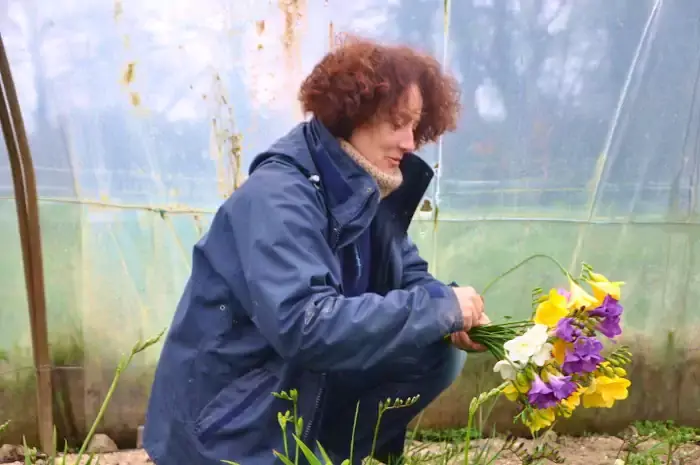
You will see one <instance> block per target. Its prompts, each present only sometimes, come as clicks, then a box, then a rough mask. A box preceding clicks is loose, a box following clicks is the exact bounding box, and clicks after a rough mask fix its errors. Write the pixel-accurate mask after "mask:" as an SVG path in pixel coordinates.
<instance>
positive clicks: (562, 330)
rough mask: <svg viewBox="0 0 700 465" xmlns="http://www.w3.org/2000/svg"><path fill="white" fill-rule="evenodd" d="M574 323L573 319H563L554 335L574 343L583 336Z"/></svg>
mask: <svg viewBox="0 0 700 465" xmlns="http://www.w3.org/2000/svg"><path fill="white" fill-rule="evenodd" d="M573 322H574V319H573V318H562V319H561V320H559V322H558V323H557V329H556V330H555V332H554V335H555V336H556V337H558V338H559V339H562V340H564V341H566V342H574V339H576V338H578V337H579V336H581V330H580V329H579V328H577V327H576V326H574V324H573Z"/></svg>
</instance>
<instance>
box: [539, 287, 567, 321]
mask: <svg viewBox="0 0 700 465" xmlns="http://www.w3.org/2000/svg"><path fill="white" fill-rule="evenodd" d="M568 314H569V310H568V309H567V308H566V297H564V296H563V295H561V294H559V292H558V291H557V290H556V289H552V290H550V291H549V298H548V299H547V300H545V301H544V302H542V303H540V304H539V305H538V306H537V311H536V312H535V320H534V321H535V323H537V324H540V325H546V326H548V327H550V328H553V327H555V326H556V325H557V323H558V322H559V320H561V319H562V318H564V317H565V316H566V315H568Z"/></svg>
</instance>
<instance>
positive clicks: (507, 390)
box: [501, 379, 530, 402]
mask: <svg viewBox="0 0 700 465" xmlns="http://www.w3.org/2000/svg"><path fill="white" fill-rule="evenodd" d="M529 390H530V383H529V382H522V381H520V380H518V379H516V380H514V381H511V382H510V383H508V385H506V387H504V388H503V391H501V392H503V395H504V396H506V399H508V400H509V401H511V402H515V401H516V400H518V396H519V395H520V394H521V393H522V394H524V393H526V392H527V391H529Z"/></svg>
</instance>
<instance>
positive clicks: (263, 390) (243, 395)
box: [194, 368, 277, 444]
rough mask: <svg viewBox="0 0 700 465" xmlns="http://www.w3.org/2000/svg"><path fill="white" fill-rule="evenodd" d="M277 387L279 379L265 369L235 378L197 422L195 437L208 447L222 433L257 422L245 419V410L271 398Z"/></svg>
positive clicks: (201, 414) (253, 419) (257, 369)
mask: <svg viewBox="0 0 700 465" xmlns="http://www.w3.org/2000/svg"><path fill="white" fill-rule="evenodd" d="M276 384H277V376H275V375H274V374H273V373H272V372H270V371H269V370H267V369H265V368H254V369H252V370H250V371H249V372H247V373H245V374H244V375H243V376H240V377H238V378H236V379H235V380H233V381H232V382H231V383H230V384H228V385H227V386H226V387H224V388H223V389H222V390H221V391H220V392H219V393H218V394H217V395H216V396H215V397H214V398H213V399H211V400H210V401H209V402H208V403H207V404H206V405H205V406H204V407H203V408H202V411H201V412H200V413H199V415H198V416H197V419H196V420H195V424H194V433H195V435H196V436H197V437H198V439H199V440H200V441H201V442H202V443H203V444H206V443H207V442H208V441H211V440H212V439H213V438H214V437H216V436H217V435H219V434H220V433H230V432H233V431H235V430H236V429H238V428H240V427H241V426H242V425H245V424H254V423H256V421H259V419H255V418H246V417H245V415H246V410H249V409H251V407H254V404H256V403H257V402H261V403H262V402H264V401H265V397H267V396H269V397H272V389H273V388H274V386H275V385H276ZM252 410H256V409H252ZM258 411H259V410H258Z"/></svg>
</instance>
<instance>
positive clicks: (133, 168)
mask: <svg viewBox="0 0 700 465" xmlns="http://www.w3.org/2000/svg"><path fill="white" fill-rule="evenodd" d="M166 3H167V6H165V5H166ZM0 15H1V16H0V33H1V34H2V43H3V48H4V52H5V54H6V56H7V59H8V62H9V70H5V71H9V72H10V73H11V80H12V82H13V83H14V84H13V86H10V85H9V84H8V81H7V79H8V78H7V76H8V74H7V72H6V73H5V75H3V89H4V90H3V92H4V95H5V99H6V100H7V102H10V103H9V104H8V106H9V107H12V103H11V97H12V95H11V94H12V92H13V91H12V87H13V88H14V91H15V92H16V96H17V103H18V106H19V108H20V109H21V119H22V126H23V128H24V133H26V140H27V142H28V144H27V146H28V148H29V149H30V150H29V151H30V153H27V154H26V155H29V156H27V157H25V163H27V164H25V167H24V170H25V171H26V170H29V171H30V172H32V173H33V178H34V180H35V186H36V190H35V193H34V194H32V192H31V190H32V189H33V186H32V185H31V184H32V183H31V181H32V179H31V178H32V176H29V181H30V182H29V184H22V183H19V184H18V181H17V179H16V177H17V176H18V175H17V173H15V176H14V177H13V170H15V168H14V167H13V165H12V163H11V159H12V156H13V153H12V152H14V151H16V150H20V151H21V150H22V141H21V140H20V139H21V136H13V137H16V140H9V139H8V135H9V134H10V133H8V132H6V131H5V127H3V134H4V139H3V140H4V143H3V144H2V148H0V150H2V152H3V153H2V154H1V155H0V224H1V225H2V226H1V227H0V242H1V243H2V244H3V247H2V249H3V252H2V253H0V270H2V279H1V280H0V295H2V296H3V299H2V304H0V393H1V394H0V424H2V423H3V422H4V421H5V420H10V421H11V423H10V424H9V425H8V428H7V430H6V431H4V432H3V433H2V435H3V437H2V438H0V444H2V443H5V442H7V443H16V444H21V442H22V437H23V436H26V438H27V441H28V442H30V443H32V444H37V445H38V444H39V443H40V442H41V443H44V442H45V441H46V440H47V439H48V438H47V435H50V434H51V430H52V428H53V425H55V426H56V428H57V429H58V431H59V432H60V435H61V437H62V438H66V439H67V440H68V441H69V442H71V443H73V444H75V443H78V444H79V443H80V441H81V440H82V438H83V437H85V434H86V433H87V431H88V430H89V429H90V426H91V425H92V422H93V420H94V419H95V417H96V415H97V414H98V411H99V409H100V406H101V405H102V402H103V400H104V398H105V395H106V394H107V391H108V389H109V387H110V385H111V383H112V379H113V375H114V371H115V369H116V367H117V365H118V364H119V361H120V359H121V357H122V356H123V355H124V354H128V353H129V351H130V350H131V348H132V346H133V345H134V344H135V343H136V342H137V341H139V340H145V339H148V338H150V337H153V336H155V335H157V334H158V333H159V332H160V331H162V330H163V329H165V328H167V327H168V325H170V323H171V319H172V316H173V313H174V311H175V308H176V306H177V303H178V300H179V299H180V296H181V294H182V290H183V285H184V283H185V282H186V280H187V278H188V276H189V272H190V267H191V262H192V247H193V245H194V244H195V243H196V242H197V241H198V240H199V239H200V238H201V237H202V235H203V234H204V233H206V231H207V228H208V226H209V223H210V221H211V219H212V217H213V215H214V214H215V213H216V211H217V209H218V208H219V206H220V205H221V203H222V202H223V201H224V199H225V198H227V197H228V196H229V195H231V193H232V192H233V191H234V190H235V189H236V188H237V187H238V186H240V185H241V184H242V183H244V182H245V181H246V177H247V175H248V166H249V164H250V161H251V160H252V158H253V157H254V156H255V155H256V154H258V153H260V152H261V151H264V150H266V149H267V148H268V147H269V146H270V144H271V143H272V142H273V141H274V140H275V139H276V138H277V137H280V136H282V135H283V134H285V133H287V132H288V131H289V130H290V128H291V127H292V126H293V125H294V124H296V123H297V122H298V121H300V120H301V119H303V118H304V115H303V114H302V113H301V110H300V107H299V104H298V101H297V92H296V89H298V86H299V84H300V82H301V81H302V79H303V78H304V77H305V76H306V74H307V73H308V72H309V71H310V70H311V68H312V67H313V66H314V64H315V63H316V62H317V61H318V60H319V59H320V58H321V57H322V56H323V55H324V54H325V53H326V52H328V51H329V50H330V49H331V48H332V47H333V45H334V43H335V40H336V39H337V38H338V37H339V36H340V35H341V34H343V33H353V34H358V35H361V36H365V37H371V38H374V39H381V40H383V41H386V42H391V43H395V42H402V43H407V44H410V45H412V46H415V47H417V48H419V49H421V50H424V51H428V52H430V53H432V54H433V55H434V56H436V57H438V58H439V60H440V62H441V63H442V65H443V66H444V67H445V68H446V69H448V70H450V71H451V72H452V73H454V75H455V76H456V77H457V79H458V81H459V84H460V86H461V92H462V97H461V98H462V100H461V103H462V105H463V111H462V114H461V119H460V121H459V123H458V128H457V129H456V131H454V132H451V133H448V134H447V135H445V136H444V137H442V138H441V139H440V141H439V142H438V143H437V144H431V145H428V146H427V147H426V148H425V149H422V150H421V151H420V153H419V155H420V156H421V157H422V158H423V159H424V160H426V161H428V162H429V163H430V165H431V166H433V167H434V168H435V177H434V179H433V182H432V184H431V187H430V189H429V195H427V196H426V197H425V199H424V200H423V202H422V206H421V208H420V209H419V210H418V211H417V212H416V214H415V216H414V220H413V223H412V225H411V229H410V235H411V238H412V239H413V241H414V242H415V243H416V244H417V245H418V247H419V250H420V253H421V255H422V256H423V257H424V258H425V259H426V260H427V261H428V262H429V264H430V271H431V272H432V273H433V274H434V275H435V276H436V277H437V278H439V279H440V280H442V281H445V282H452V281H454V282H457V283H461V284H468V285H471V286H474V287H475V288H476V289H477V290H478V289H483V288H484V286H486V285H487V283H489V282H490V281H491V280H492V279H494V278H495V277H496V276H498V275H499V274H501V273H502V272H504V271H506V270H508V269H509V268H511V267H512V266H514V265H515V264H517V263H518V262H520V261H521V260H523V259H525V258H526V257H528V256H531V255H533V254H546V255H548V256H551V257H553V258H555V259H556V260H557V261H558V262H560V263H561V264H562V265H564V267H565V268H566V269H568V270H569V271H570V272H571V273H574V274H578V272H579V271H580V269H581V266H582V263H587V264H590V265H591V266H593V268H594V269H595V270H596V271H597V272H599V273H602V274H604V275H605V276H607V277H609V278H610V279H611V280H614V281H624V283H625V284H624V286H623V287H622V289H623V295H624V301H625V313H624V316H623V323H624V337H623V343H624V344H626V345H627V346H629V347H630V350H631V352H632V354H633V363H632V365H631V367H630V368H629V369H628V377H629V379H630V381H631V387H630V389H629V398H628V399H626V400H625V401H624V402H620V403H619V404H617V405H616V406H615V407H614V408H612V409H600V410H596V409H591V410H588V409H580V411H579V410H577V411H576V413H575V414H574V415H573V416H572V418H570V419H567V420H563V421H561V422H559V423H558V424H557V432H559V434H581V433H586V432H593V433H616V432H618V431H620V430H622V429H623V428H625V427H626V426H627V425H629V424H631V423H632V422H634V421H638V420H652V421H655V420H658V421H662V420H664V421H665V420H672V421H674V422H676V423H678V424H684V425H691V426H694V427H700V343H699V342H698V340H699V339H698V338H697V336H695V337H694V336H693V334H697V331H698V328H699V325H700V309H698V308H697V307H695V305H696V304H693V302H696V298H698V300H700V255H699V256H698V257H696V255H695V254H696V253H698V254H700V223H698V220H699V218H700V215H699V213H700V206H699V203H698V202H699V201H700V192H699V191H698V186H696V184H697V183H698V180H700V148H699V147H700V129H698V128H700V96H699V95H698V94H699V93H700V92H699V91H700V79H699V76H700V2H696V1H692V0H685V1H684V0H665V1H664V0H624V1H623V0H620V1H616V2H611V1H608V0H591V1H587V2H583V1H580V2H579V1H571V0H444V1H443V0H354V1H351V2H340V1H336V0H279V1H267V0H265V1H263V0H230V1H223V0H198V1H193V0H170V1H169V2H165V3H164V2H160V1H157V0H142V1H140V2H136V1H128V0H114V1H109V2H107V1H98V0H53V1H50V2H39V1H38V0H8V1H6V2H2V3H0ZM10 110H11V109H10ZM15 114H16V112H15V113H14V114H13V116H14V115H15ZM6 119H7V118H6ZM7 124H8V125H9V122H8V123H7ZM14 125H15V126H14V127H15V130H17V127H18V126H17V121H16V120H15V121H14ZM11 147H14V148H11ZM17 147H19V149H17ZM15 155H17V154H15ZM24 178H25V182H26V180H27V178H28V177H27V175H26V174H25V176H24ZM18 186H22V187H21V189H23V190H26V192H23V193H22V194H21V195H20V194H18V191H17V189H18ZM19 198H21V199H22V200H21V201H20V200H18V199H19ZM33 198H35V199H36V202H37V204H38V213H37V212H32V202H33ZM32 215H34V217H35V220H38V222H37V221H34V223H36V225H35V226H40V228H39V227H33V226H32V224H33V220H32V217H33V216H32ZM23 225H24V226H23ZM244 226H245V227H248V226H247V225H244ZM253 227H254V226H253ZM37 234H38V235H37ZM23 236H25V238H24V239H23ZM696 258H697V261H696ZM696 284H698V285H699V286H698V287H696ZM566 285H567V283H566V279H565V278H563V277H562V274H561V272H560V271H559V270H558V269H557V267H556V266H554V265H553V264H552V263H551V262H549V261H547V260H533V261H532V262H530V263H528V264H527V265H526V266H523V267H521V268H519V269H518V270H517V271H515V272H513V273H511V274H510V275H509V276H507V277H506V278H504V279H503V280H501V281H500V282H499V283H498V284H497V285H495V286H493V288H491V289H490V290H489V292H488V295H487V296H485V300H486V309H487V311H488V313H489V316H490V317H491V319H492V320H493V321H502V320H503V319H504V318H506V317H511V316H512V317H516V318H528V317H529V316H530V314H531V312H532V307H531V306H530V302H531V295H532V292H533V288H537V287H541V288H544V289H549V288H550V287H562V286H564V287H566ZM161 346H162V344H161V343H158V344H157V345H156V346H154V347H152V348H150V349H148V350H145V351H144V352H143V353H142V354H139V355H138V356H137V357H135V358H134V359H133V362H132V363H131V365H130V366H129V368H128V369H127V370H125V371H124V373H123V374H122V377H121V381H120V383H119V386H118V387H117V389H116V390H115V391H114V395H113V397H112V400H111V403H110V406H109V408H108V409H107V411H106V412H105V414H104V418H103V420H102V422H101V423H100V428H99V430H100V431H102V432H105V433H106V434H108V435H109V436H110V437H111V438H112V439H114V440H115V441H116V443H117V444H119V445H120V446H121V445H124V447H133V441H134V438H135V437H136V429H137V428H138V427H139V426H140V425H142V424H143V422H144V415H145V409H146V405H147V402H148V396H149V393H150V387H151V382H152V380H153V373H154V368H155V364H156V362H157V360H158V357H159V351H160V348H161ZM42 354H43V355H42ZM492 366H493V360H492V359H491V358H489V356H488V355H474V356H472V355H470V356H469V358H468V360H467V363H466V366H465V370H464V372H463V373H462V375H461V377H460V378H459V380H458V382H457V383H455V384H454V385H453V386H452V387H450V389H449V390H448V391H446V392H445V393H444V395H442V396H441V397H440V398H439V399H438V400H437V401H436V402H435V403H434V404H433V405H431V406H430V407H429V408H428V409H427V410H426V411H425V412H424V415H422V417H421V420H420V421H421V425H422V427H425V428H430V429H435V430H441V429H450V428H460V427H464V426H465V425H466V422H467V417H468V410H469V404H470V400H471V399H472V397H474V396H475V395H478V394H479V393H480V392H482V391H484V390H485V389H490V388H492V387H494V386H496V384H497V383H498V382H499V379H498V378H497V374H496V373H494V372H493V369H492ZM42 390H43V393H42V392H40V391H42ZM42 409H43V410H44V412H42V411H40V410H42ZM47 409H48V410H47ZM513 415H514V408H513V406H512V405H510V404H508V403H505V402H504V403H499V404H497V406H496V408H495V409H494V411H493V412H492V413H491V417H490V425H495V426H496V428H497V429H499V430H502V431H505V430H508V429H509V428H511V429H512V428H513V427H514V426H513ZM47 421H50V422H51V423H46V422H47ZM516 429H517V428H516ZM42 436H43V438H42ZM60 442H61V443H62V440H60Z"/></svg>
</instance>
